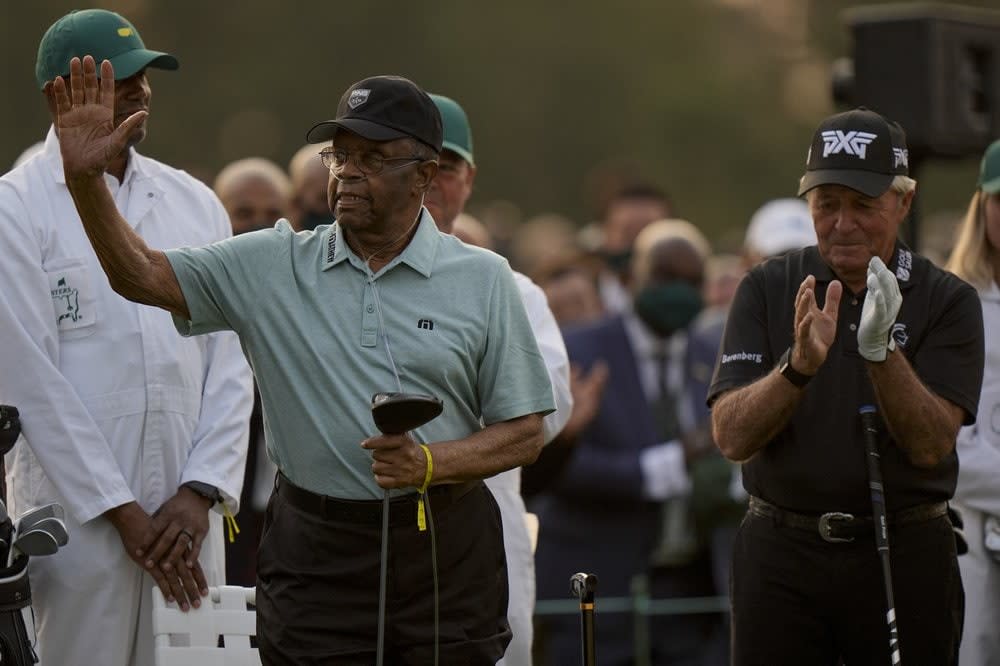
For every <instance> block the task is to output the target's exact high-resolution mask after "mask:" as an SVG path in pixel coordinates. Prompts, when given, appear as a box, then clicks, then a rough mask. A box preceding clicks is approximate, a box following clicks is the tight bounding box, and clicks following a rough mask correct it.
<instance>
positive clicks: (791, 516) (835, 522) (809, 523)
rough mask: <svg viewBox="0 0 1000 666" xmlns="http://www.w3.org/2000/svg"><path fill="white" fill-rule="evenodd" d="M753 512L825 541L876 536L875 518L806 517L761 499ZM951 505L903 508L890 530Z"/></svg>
mask: <svg viewBox="0 0 1000 666" xmlns="http://www.w3.org/2000/svg"><path fill="white" fill-rule="evenodd" d="M750 512H751V513H753V514H754V515H755V516H760V517H762V518H770V519H771V520H773V521H774V522H775V524H776V525H779V526H786V527H794V528H795V529H799V530H805V531H807V532H813V533H816V534H818V535H819V536H820V537H821V538H822V539H823V540H824V541H829V542H830V543H839V542H847V541H854V539H855V537H859V536H861V537H863V536H874V534H875V528H874V526H873V525H872V517H871V516H855V515H854V514H851V513H844V512H841V511H830V512H828V513H824V514H806V513H795V512H793V511H786V510H785V509H781V508H779V507H776V506H774V505H773V504H771V503H770V502H765V501H764V500H762V499H760V498H759V497H753V496H751V497H750ZM947 512H948V504H947V503H946V502H936V503H933V504H918V505H917V506H911V507H909V508H906V509H901V510H899V511H897V512H895V513H892V514H889V515H888V516H887V518H888V522H889V527H893V526H899V525H906V524H907V523H921V522H925V521H928V520H933V519H934V518H939V517H941V516H944V515H946V514H947Z"/></svg>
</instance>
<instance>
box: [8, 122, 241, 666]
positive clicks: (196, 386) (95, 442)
mask: <svg viewBox="0 0 1000 666" xmlns="http://www.w3.org/2000/svg"><path fill="white" fill-rule="evenodd" d="M105 178H106V179H107V180H108V182H109V186H110V189H111V192H112V194H113V195H114V197H115V201H116V203H117V204H118V207H119V210H120V211H121V212H122V214H123V215H124V217H125V219H126V220H128V222H129V224H131V225H132V227H133V228H134V229H135V231H136V232H137V233H138V234H139V235H141V236H142V237H143V238H144V239H145V240H146V242H147V243H148V244H149V245H150V246H151V247H154V248H158V249H164V248H172V247H178V246H182V245H191V246H197V245H204V244H207V243H211V242H213V241H216V240H219V239H222V238H225V237H227V236H229V235H230V227H229V221H228V218H227V216H226V213H225V210H224V209H223V208H222V205H221V204H220V203H219V201H218V199H217V198H216V197H215V195H214V194H213V193H212V192H211V190H209V189H208V188H207V187H206V186H205V185H203V184H202V183H200V182H198V181H197V180H195V179H194V178H192V177H191V176H189V175H187V174H186V173H184V172H181V171H178V170H176V169H173V168H170V167H168V166H166V165H163V164H161V163H159V162H156V161H154V160H152V159H149V158H146V157H142V156H141V155H139V154H138V153H136V152H135V150H134V149H131V152H130V158H129V163H128V167H127V169H126V172H125V177H124V179H123V181H122V183H121V184H120V185H119V183H118V181H117V179H115V178H114V177H112V176H105ZM0 240H2V254H0V292H2V297H0V402H2V403H7V404H12V405H14V406H16V407H17V408H18V410H20V413H21V421H22V425H23V433H24V440H22V441H21V442H20V443H19V444H18V445H17V446H15V448H14V450H13V451H11V452H10V453H9V454H8V458H7V469H8V483H9V487H10V490H9V495H10V510H11V515H13V516H15V517H16V516H18V515H20V514H21V513H23V512H24V511H25V510H26V509H28V508H30V507H33V506H39V505H43V504H46V503H49V502H59V503H60V504H62V505H63V507H65V509H66V514H67V515H66V523H67V525H66V526H67V529H68V531H69V544H68V545H67V546H66V547H64V548H63V549H62V550H61V551H60V552H59V553H57V554H56V555H53V556H50V557H36V558H33V559H32V560H31V563H30V565H29V575H30V578H31V587H32V593H33V605H34V610H35V615H36V618H37V629H38V648H39V653H40V656H41V660H42V666H63V665H69V664H103V665H108V666H119V665H121V666H124V665H128V664H131V665H133V666H152V664H153V650H152V632H151V612H150V592H151V589H152V587H153V585H154V582H153V579H152V578H151V577H150V576H148V575H147V574H145V573H144V572H143V571H142V570H141V569H140V568H139V567H138V566H137V565H136V564H135V563H133V562H132V560H131V559H129V557H128V556H127V555H126V554H125V550H124V548H123V546H122V543H121V540H120V539H119V536H118V533H117V531H116V530H115V528H114V527H113V526H112V525H111V523H110V522H108V521H107V519H105V518H103V517H102V515H101V514H102V513H104V512H105V511H107V510H108V509H111V508H113V507H116V506H119V505H121V504H124V503H126V502H130V501H132V500H135V501H137V502H138V503H139V504H140V505H141V506H142V507H143V509H145V510H146V511H147V512H149V513H152V512H153V511H155V510H156V509H157V508H158V507H159V506H160V505H161V504H162V503H163V502H164V501H166V500H167V499H169V498H170V497H171V496H172V495H173V494H174V493H176V491H177V489H178V487H179V485H180V484H182V483H185V482H187V481H201V482H204V483H208V484H211V485H213V486H216V487H217V488H219V490H220V491H221V492H222V494H223V496H224V497H225V498H226V500H227V504H228V505H229V506H230V508H231V509H232V511H234V512H235V511H236V508H237V507H236V505H235V503H236V501H237V499H238V498H239V496H240V489H241V486H242V483H243V471H244V464H245V459H246V448H247V438H248V420H249V414H250V409H251V403H252V386H251V376H250V371H249V367H248V365H247V363H246V360H245V359H244V357H243V354H242V350H241V348H240V345H239V340H238V338H237V337H236V336H235V334H232V333H217V334H213V335H209V336H200V337H197V338H189V339H188V338H182V337H181V336H180V335H178V334H177V332H176V331H175V329H174V326H173V324H172V322H171V318H170V315H169V314H168V313H167V312H166V311H163V310H160V309H158V308H152V307H147V306H141V305H136V304H135V303H131V302H129V301H126V300H125V299H124V298H122V297H120V296H118V295H117V294H115V293H114V292H113V291H112V290H111V288H110V286H109V284H108V280H107V278H106V276H105V274H104V272H103V270H102V269H101V266H100V265H99V263H98V260H97V257H96V255H95V254H94V251H93V249H92V248H91V245H90V242H89V241H88V239H87V236H86V234H85V233H84V230H83V226H82V223H81V222H80V219H79V216H78V215H77V213H76V209H75V208H74V205H73V202H72V200H71V198H70V195H69V191H68V189H67V188H66V185H65V180H64V178H63V172H62V159H61V156H60V154H59V146H58V141H57V139H56V137H55V134H54V132H53V131H52V130H51V129H50V130H49V134H48V137H47V139H46V142H45V148H44V149H43V151H42V153H40V154H39V155H36V156H35V157H34V158H32V159H31V160H29V161H27V162H26V163H24V164H23V165H21V166H20V167H18V168H17V169H15V170H13V171H11V172H10V173H8V174H6V175H5V176H4V177H3V178H2V179H0ZM209 519H210V521H209V522H210V525H211V527H210V533H209V535H208V537H207V538H206V540H205V542H204V546H203V549H202V552H201V565H202V567H203V569H204V571H205V574H206V576H207V578H208V581H209V584H210V585H214V584H220V583H222V582H223V580H224V575H225V567H224V551H223V540H222V518H221V515H220V514H219V513H217V512H211V514H210V516H209Z"/></svg>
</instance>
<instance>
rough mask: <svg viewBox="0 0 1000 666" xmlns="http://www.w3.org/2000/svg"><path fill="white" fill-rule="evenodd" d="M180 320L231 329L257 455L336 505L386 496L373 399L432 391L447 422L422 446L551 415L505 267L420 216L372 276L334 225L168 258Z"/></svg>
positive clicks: (261, 235) (183, 327)
mask: <svg viewBox="0 0 1000 666" xmlns="http://www.w3.org/2000/svg"><path fill="white" fill-rule="evenodd" d="M166 254H167V258H168V259H169V260H170V265H171V266H172V267H173V269H174V273H175V274H176V275H177V280H178V282H179V283H180V286H181V289H182V290H183V292H184V298H185V300H186V302H187V306H188V310H189V311H190V313H191V320H190V321H183V320H180V319H177V318H175V324H176V326H177V329H178V331H180V333H181V334H182V335H198V334H202V333H209V332H211V331H219V330H233V331H235V332H236V333H238V334H239V336H240V341H241V342H242V344H243V351H244V352H245V354H246V356H247V359H248V360H249V361H250V365H251V366H252V367H253V372H254V375H255V376H256V379H257V384H258V387H259V389H260V396H261V402H262V406H263V411H264V431H265V436H266V439H267V449H268V453H269V454H270V456H271V458H272V459H273V460H274V462H275V463H276V464H277V465H278V467H279V468H280V469H281V471H282V472H284V474H285V475H286V476H287V477H288V478H289V479H290V480H291V481H292V482H293V483H295V484H296V485H298V486H301V487H303V488H307V489H309V490H311V491H313V492H316V493H322V494H325V495H330V496H333V497H340V498H345V499H377V498H380V497H381V496H382V492H383V491H382V489H381V488H379V486H378V485H377V484H376V483H375V479H374V477H373V475H372V472H371V464H372V459H371V454H370V453H369V452H367V451H365V450H364V449H362V448H361V446H360V444H361V441H362V440H363V439H365V438H367V437H370V436H372V435H374V434H377V432H378V431H377V429H376V428H375V424H374V422H373V420H372V416H371V398H372V395H373V394H375V393H377V392H380V391H396V390H398V389H397V386H396V381H395V379H394V376H393V372H392V368H391V365H390V362H389V357H388V355H387V353H386V344H385V338H384V337H383V330H382V328H381V327H380V325H379V308H378V303H379V302H380V303H381V314H382V321H383V322H384V325H385V331H387V332H388V338H389V349H390V350H391V352H392V358H393V360H394V361H395V365H396V369H397V371H398V373H399V376H400V380H401V382H402V390H403V391H406V392H413V393H430V394H432V395H435V396H437V397H439V398H441V399H442V400H443V401H444V412H443V413H442V414H441V416H439V417H438V418H437V419H435V420H433V421H431V422H430V423H428V424H426V425H425V426H423V427H421V428H419V429H418V430H417V431H415V434H414V437H415V439H417V441H420V442H423V443H427V444H431V445H433V442H436V441H443V440H450V439H458V438H462V437H466V436H468V435H469V434H471V433H473V432H475V431H477V430H480V429H481V427H482V426H481V424H480V423H481V422H480V419H482V423H485V424H487V425H488V424H491V423H496V422H499V421H505V420H508V419H513V418H516V417H519V416H524V415H526V414H533V413H540V414H543V415H544V414H547V413H549V412H551V411H553V409H554V404H553V401H552V389H551V387H550V385H549V379H548V374H547V373H546V371H545V365H544V363H543V361H542V356H541V354H540V353H539V351H538V346H537V345H536V343H535V339H534V336H533V335H532V332H531V327H530V326H529V324H528V319H527V316H526V315H525V311H524V306H523V305H522V303H521V297H520V295H519V293H518V290H517V286H516V285H515V283H514V277H513V275H512V273H511V271H510V268H509V267H508V265H507V262H506V260H505V259H503V258H502V257H500V256H498V255H496V254H494V253H492V252H489V251H486V250H481V249H479V248H475V247H471V246H469V245H465V244H464V243H462V242H461V241H459V240H458V239H456V238H455V237H453V236H450V235H447V234H442V233H441V232H439V231H438V229H437V226H436V225H435V224H434V220H433V219H432V218H431V217H430V214H428V213H427V212H426V209H424V210H423V211H422V212H421V219H420V223H419V225H418V227H417V231H416V233H415V235H414V237H413V239H412V241H411V242H410V244H409V245H408V246H407V247H406V248H405V249H404V250H403V252H402V253H401V254H400V255H399V256H397V257H396V258H395V259H393V260H392V262H390V263H389V264H388V265H387V266H385V267H384V268H383V269H382V270H381V271H379V272H378V273H377V274H375V275H374V276H373V277H372V278H371V279H369V277H368V271H367V268H366V266H365V265H364V263H363V262H362V261H361V259H360V258H359V257H358V256H357V255H355V254H354V253H353V252H352V251H351V249H350V248H349V247H348V246H347V243H346V242H344V237H343V232H342V230H341V229H340V227H339V225H337V224H333V225H330V226H326V225H324V226H320V227H317V228H316V230H315V231H305V232H299V233H295V232H294V231H293V230H292V228H291V226H290V225H289V224H288V222H286V221H284V220H281V221H279V222H278V224H277V225H276V226H275V228H274V229H265V230H262V231H256V232H253V233H248V234H243V235H240V236H236V237H234V238H230V239H227V240H224V241H221V242H218V243H214V244H212V245H208V246H205V247H199V248H183V249H178V250H168V251H167V253H166Z"/></svg>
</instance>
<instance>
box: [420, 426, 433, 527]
mask: <svg viewBox="0 0 1000 666" xmlns="http://www.w3.org/2000/svg"><path fill="white" fill-rule="evenodd" d="M420 448H422V449H423V450H424V456H426V457H427V471H426V472H425V473H424V485H422V486H420V487H419V488H417V492H418V493H420V498H419V499H417V529H418V530H420V531H421V532H424V531H426V530H427V515H426V514H425V513H424V493H426V492H427V486H429V485H431V477H432V476H434V458H432V457H431V450H430V449H429V448H428V447H427V445H426V444H421V445H420Z"/></svg>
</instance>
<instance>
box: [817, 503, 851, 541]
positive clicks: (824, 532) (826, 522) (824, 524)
mask: <svg viewBox="0 0 1000 666" xmlns="http://www.w3.org/2000/svg"><path fill="white" fill-rule="evenodd" d="M835 520H839V521H844V522H850V521H852V520H854V515H853V514H850V513H841V512H839V511H831V512H830V513H824V514H823V515H822V516H820V517H819V535H820V536H821V537H823V541H828V542H829V543H848V542H850V541H854V537H846V538H845V537H835V536H833V533H832V532H833V525H831V522H832V521H835Z"/></svg>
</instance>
